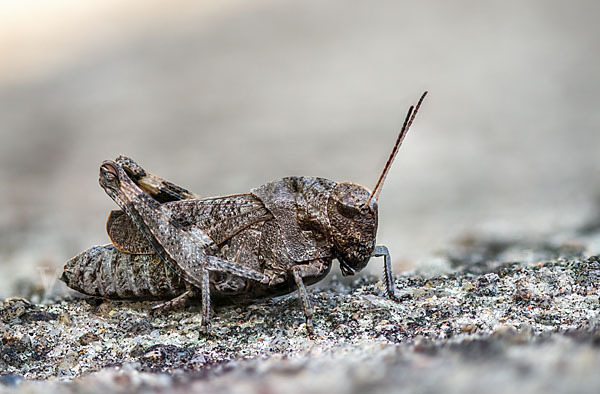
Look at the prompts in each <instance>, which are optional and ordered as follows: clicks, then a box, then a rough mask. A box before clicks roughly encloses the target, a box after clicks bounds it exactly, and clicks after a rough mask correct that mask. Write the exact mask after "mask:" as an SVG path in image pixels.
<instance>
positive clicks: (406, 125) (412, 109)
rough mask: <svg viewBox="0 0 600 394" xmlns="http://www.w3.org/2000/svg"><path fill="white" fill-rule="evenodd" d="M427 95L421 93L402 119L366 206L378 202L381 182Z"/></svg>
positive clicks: (381, 186)
mask: <svg viewBox="0 0 600 394" xmlns="http://www.w3.org/2000/svg"><path fill="white" fill-rule="evenodd" d="M427 93H428V92H427V91H425V93H423V95H422V96H421V98H420V99H419V101H418V102H417V105H416V106H412V105H411V107H410V108H409V109H408V113H407V114H406V118H405V119H404V124H403V125H402V129H401V130H400V134H399V135H398V139H396V144H394V149H392V153H391V154H390V157H389V159H388V161H387V163H386V164H385V167H384V168H383V172H382V173H381V175H380V176H379V180H378V181H377V184H376V185H375V188H374V189H373V191H372V192H371V195H370V196H369V199H368V200H367V204H370V203H371V200H375V201H377V200H379V194H380V193H381V189H382V188H383V182H384V181H385V177H386V176H387V174H388V172H389V171H390V168H391V167H392V163H393V162H394V159H395V158H396V154H397V153H398V150H399V149H400V145H402V141H403V140H404V137H406V133H408V129H410V125H412V122H413V120H415V116H416V115H417V112H418V111H419V108H420V107H421V103H422V102H423V100H424V99H425V96H427Z"/></svg>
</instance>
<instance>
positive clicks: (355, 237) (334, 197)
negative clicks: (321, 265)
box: [327, 182, 377, 276]
mask: <svg viewBox="0 0 600 394" xmlns="http://www.w3.org/2000/svg"><path fill="white" fill-rule="evenodd" d="M370 196H371V192H370V191H369V190H368V189H367V188H366V187H363V186H360V185H357V184H356V183H352V182H342V183H338V184H337V185H336V186H335V187H334V188H333V190H332V191H331V194H330V196H329V200H328V202H327V212H328V216H329V222H330V223H331V235H332V241H333V245H334V254H335V257H336V258H337V259H338V261H339V262H340V268H341V269H342V274H343V275H344V276H345V275H353V274H354V273H355V272H357V271H360V270H361V269H363V268H364V267H365V266H366V265H367V263H368V261H369V258H370V257H371V254H372V253H373V249H374V248H375V237H376V235H377V200H374V199H370Z"/></svg>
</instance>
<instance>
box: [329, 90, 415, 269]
mask: <svg viewBox="0 0 600 394" xmlns="http://www.w3.org/2000/svg"><path fill="white" fill-rule="evenodd" d="M426 95H427V92H425V93H423V95H422V96H421V98H420V99H419V102H418V103H417V105H416V106H415V107H412V106H411V107H410V108H409V109H408V113H407V114H406V118H405V119H404V124H403V125H402V129H401V130H400V134H399V135H398V138H397V139H396V143H395V144H394V148H393V149H392V153H391V154H390V156H389V158H388V161H387V163H386V165H385V167H384V168H383V171H382V172H381V175H380V176H379V179H378V180H377V183H376V184H375V188H373V191H372V192H371V191H369V190H368V189H367V188H366V187H363V186H360V185H357V184H355V183H352V182H342V183H338V184H337V185H336V186H335V187H334V188H333V190H332V191H331V194H330V196H329V200H328V202H327V212H328V216H329V222H330V224H331V237H332V241H333V250H334V255H335V257H336V258H337V259H338V261H339V262H340V268H341V269H342V274H343V275H344V276H346V275H353V274H354V273H355V272H357V271H360V270H361V269H363V268H365V266H366V265H367V263H368V262H369V258H371V255H372V253H373V250H374V249H375V237H376V235H377V200H378V199H379V194H380V193H381V188H382V187H383V183H384V182H385V177H386V176H387V174H388V172H389V171H390V168H391V166H392V162H393V161H394V158H395V157H396V154H397V153H398V149H400V145H402V141H403V140H404V137H406V133H407V132H408V129H409V128H410V126H411V124H412V122H413V120H414V119H415V115H416V114H417V111H418V110H419V108H420V107H421V103H422V102H423V99H424V98H425V96H426Z"/></svg>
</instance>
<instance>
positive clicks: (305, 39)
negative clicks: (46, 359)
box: [0, 0, 600, 297]
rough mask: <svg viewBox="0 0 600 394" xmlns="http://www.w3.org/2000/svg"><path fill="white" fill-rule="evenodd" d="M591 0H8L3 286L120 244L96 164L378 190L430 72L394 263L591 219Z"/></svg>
mask: <svg viewBox="0 0 600 394" xmlns="http://www.w3.org/2000/svg"><path fill="white" fill-rule="evenodd" d="M597 4H598V3H597V2H595V1H572V2H562V1H549V0H531V1H526V2H524V1H510V0H509V1H507V0H504V1H488V2H481V1H475V0H473V1H471V0H459V1H454V2H440V1H418V2H415V1H411V2H408V1H373V2H358V1H339V0H330V1H327V2H323V1H316V0H306V1H302V2H293V3H292V2H279V1H271V0H256V1H252V2H246V1H239V0H225V1H220V2H213V1H186V0H173V1H170V2H168V3H165V2H162V1H157V0H144V1H141V0H128V1H123V0H119V1H117V0H87V1H85V2H81V1H74V0H53V1H46V0H5V1H3V2H0V51H1V52H0V53H1V55H2V61H0V141H1V142H0V185H1V189H2V202H1V203H0V207H1V210H0V297H7V296H10V295H13V294H15V293H18V292H19V289H18V288H19V286H22V284H23V283H29V282H33V283H37V284H38V285H39V284H46V285H48V284H51V282H52V281H53V280H54V278H55V277H56V276H58V275H59V274H60V271H61V269H62V265H63V264H64V262H65V261H66V260H67V259H68V258H70V257H71V256H73V255H75V254H77V253H78V252H80V251H82V250H84V249H86V248H88V247H89V246H91V245H95V244H103V243H107V242H108V238H107V236H106V234H105V228H104V226H105V220H106V217H107V215H108V212H109V211H110V210H111V209H115V207H116V206H115V204H114V203H113V201H112V200H111V199H110V198H109V197H108V196H107V195H106V194H105V193H104V192H103V191H102V189H101V188H100V187H99V186H98V167H99V164H100V162H101V161H102V160H105V159H111V158H115V157H116V156H117V155H118V154H121V153H122V154H127V155H129V156H131V157H133V158H134V159H136V160H137V161H138V162H139V163H140V164H141V165H142V166H144V167H145V168H146V169H148V170H149V171H152V172H154V173H156V174H158V175H160V176H163V177H165V178H166V179H169V180H171V181H173V182H175V183H178V184H180V185H183V186H185V187H187V188H189V189H190V190H192V191H194V192H196V193H199V194H201V195H204V196H213V195H224V194H229V193H238V192H245V191H248V190H250V189H251V188H253V187H256V186H259V185H261V184H263V183H266V182H268V181H270V180H273V179H277V178H281V177H284V176H288V175H316V176H322V177H326V178H330V179H333V180H337V181H343V180H351V181H354V182H357V183H360V184H364V185H366V186H367V187H370V188H372V187H373V186H374V183H375V181H376V180H377V177H378V176H379V173H380V171H381V169H382V167H383V165H384V163H385V161H386V159H387V156H388V154H389V151H390V150H391V148H392V144H393V143H394V140H395V138H396V135H397V132H398V129H399V127H400V125H401V123H402V120H403V118H404V115H405V113H406V110H407V109H408V107H409V106H410V105H411V104H413V103H414V102H415V101H416V100H417V99H418V97H419V96H420V94H421V93H422V92H423V91H424V90H426V89H427V90H429V91H430V95H429V97H428V98H427V100H426V102H425V103H424V105H423V107H422V111H421V112H420V113H419V116H418V118H417V119H416V121H415V123H414V125H413V129H412V132H411V133H410V134H409V135H408V137H407V139H406V141H405V144H404V146H403V147H402V149H401V151H400V154H399V156H398V157H397V160H396V162H395V163H394V167H393V169H392V171H391V173H390V175H389V176H388V180H387V184H386V185H385V187H384V189H383V193H382V195H381V199H380V230H379V237H378V241H379V243H383V244H386V245H388V246H389V247H390V250H391V253H392V257H393V260H394V264H395V269H396V270H397V271H403V270H408V269H415V268H417V269H419V268H420V267H425V266H427V264H430V263H431V261H432V259H434V257H432V256H435V253H436V251H438V250H440V249H442V248H444V247H445V245H448V244H449V243H452V242H453V241H454V240H456V239H458V238H460V237H464V236H465V234H479V233H490V232H491V233H497V234H511V236H514V237H519V236H540V237H543V236H546V235H551V234H555V233H556V232H560V231H568V230H569V229H573V228H578V227H580V226H585V225H589V223H590V221H591V220H592V221H593V220H595V218H597V216H596V214H597V212H598V211H597V208H598V206H599V205H600V200H599V196H600V182H598V181H597V179H598V175H599V174H600V159H599V157H598V155H599V154H600V152H599V148H600V133H599V130H598V126H599V125H600V112H599V111H598V104H599V99H598V89H599V87H600V86H599V84H600V78H599V77H600V75H599V70H600V51H599V47H598V43H599V41H598V39H599V37H600V27H599V24H598V23H597V16H598V14H599V11H600V10H599V9H598V8H599V6H598V5H597ZM590 252H594V251H590ZM370 268H371V270H372V271H373V272H380V270H381V265H380V264H379V263H375V264H371V267H370ZM44 281H45V282H44Z"/></svg>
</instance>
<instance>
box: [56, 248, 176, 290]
mask: <svg viewBox="0 0 600 394" xmlns="http://www.w3.org/2000/svg"><path fill="white" fill-rule="evenodd" d="M60 279H61V280H62V281H63V282H65V283H66V284H67V286H69V287H70V288H72V289H75V290H77V291H79V292H81V293H84V294H89V295H94V296H100V297H105V298H116V299H130V300H131V299H139V300H149V299H168V298H173V297H176V296H178V295H180V294H182V293H183V292H184V291H185V290H186V288H185V282H184V281H183V280H182V279H181V278H180V277H179V276H177V274H176V273H175V272H173V270H171V269H170V268H169V267H168V265H167V264H166V263H165V262H164V261H162V260H161V259H160V257H158V256H157V255H153V254H146V255H140V254H126V253H122V252H120V251H119V250H117V249H116V248H115V247H114V246H113V245H102V246H93V247H91V248H89V249H87V250H85V251H83V252H81V253H80V254H78V255H77V256H75V257H73V258H72V259H71V260H69V261H68V262H67V264H66V265H65V271H64V273H63V275H62V277H61V278H60Z"/></svg>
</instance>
